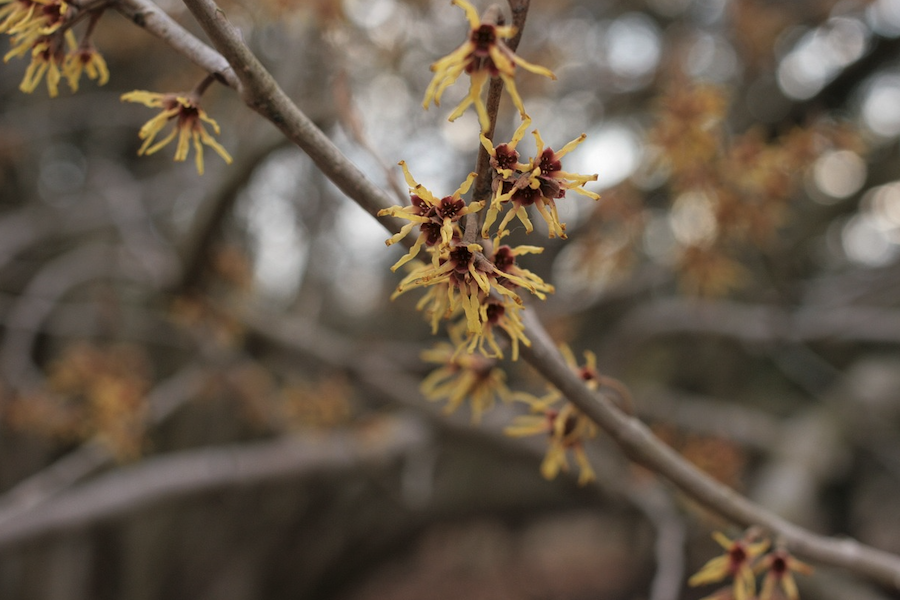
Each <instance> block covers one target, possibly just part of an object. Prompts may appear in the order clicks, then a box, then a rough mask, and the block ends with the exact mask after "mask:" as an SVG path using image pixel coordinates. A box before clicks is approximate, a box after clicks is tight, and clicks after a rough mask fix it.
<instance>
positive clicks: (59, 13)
mask: <svg viewBox="0 0 900 600" xmlns="http://www.w3.org/2000/svg"><path fill="white" fill-rule="evenodd" d="M68 12H69V3H68V2H65V1H64V0H0V33H8V34H10V35H19V36H25V37H32V38H33V37H36V36H38V35H50V34H51V33H53V32H54V31H56V30H57V29H59V28H60V27H61V26H62V24H63V22H64V20H65V17H66V14H67V13H68Z"/></svg>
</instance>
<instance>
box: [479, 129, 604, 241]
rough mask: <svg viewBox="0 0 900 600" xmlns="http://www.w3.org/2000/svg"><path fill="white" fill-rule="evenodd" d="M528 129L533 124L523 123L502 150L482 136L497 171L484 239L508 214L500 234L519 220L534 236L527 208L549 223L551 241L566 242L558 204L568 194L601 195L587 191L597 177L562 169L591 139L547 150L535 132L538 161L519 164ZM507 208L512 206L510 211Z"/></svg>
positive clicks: (584, 136)
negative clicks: (568, 157) (566, 159)
mask: <svg viewBox="0 0 900 600" xmlns="http://www.w3.org/2000/svg"><path fill="white" fill-rule="evenodd" d="M526 124H527V125H526ZM528 125H530V121H525V122H523V123H522V126H520V127H519V128H518V129H517V130H516V133H515V135H513V138H512V140H510V142H508V143H505V144H500V145H498V146H493V145H492V144H491V142H490V141H489V140H488V139H487V138H485V137H484V136H482V139H481V143H482V145H483V146H484V147H485V149H486V150H487V151H488V154H490V156H491V167H492V168H493V170H494V181H493V184H492V186H493V190H494V193H493V197H492V199H491V203H490V206H489V207H488V210H487V212H486V214H485V219H484V224H483V226H482V235H485V236H486V235H488V233H489V231H490V228H491V227H492V226H493V224H494V222H495V221H496V220H497V217H498V216H499V215H500V213H501V212H503V211H504V210H507V212H506V215H505V216H504V217H503V219H502V220H501V221H500V225H499V226H498V232H499V233H501V234H502V233H505V232H506V231H507V227H508V226H509V223H510V222H511V221H512V220H513V219H514V218H518V219H519V221H520V222H521V223H522V225H524V226H525V231H526V232H527V233H531V232H532V231H533V230H534V225H533V224H532V223H531V219H530V218H529V217H528V211H527V208H528V207H530V206H534V208H535V209H536V210H537V211H538V213H539V214H540V215H541V217H542V218H543V219H544V221H545V222H546V223H547V228H548V230H549V237H550V238H555V237H560V238H563V239H565V238H566V237H567V236H566V233H565V232H566V225H565V223H562V222H561V221H560V220H559V211H558V209H557V206H556V201H557V200H558V199H560V198H564V197H565V195H566V192H567V191H568V190H573V191H574V192H576V193H578V194H581V195H584V196H587V197H589V198H592V199H594V200H599V199H600V195H599V194H596V193H595V192H591V191H589V190H586V189H584V185H585V184H586V183H588V182H589V181H596V180H597V175H596V174H593V175H581V174H578V173H572V172H569V171H564V170H563V167H562V158H563V157H564V156H565V155H566V154H568V153H569V152H571V151H572V150H574V149H575V148H576V147H578V145H579V144H581V143H582V142H583V141H584V140H585V139H586V138H587V136H586V135H585V134H581V135H580V136H579V137H577V138H575V139H574V140H572V141H571V142H569V143H568V144H566V145H565V146H563V147H562V148H561V149H560V150H553V149H552V148H550V147H545V145H544V140H543V138H542V137H541V134H540V133H539V132H538V130H537V129H535V130H534V131H533V132H532V133H533V134H534V137H535V142H536V145H537V152H536V154H535V157H534V158H532V159H531V160H530V161H529V162H528V163H527V164H525V163H521V162H519V153H518V151H517V150H516V145H517V144H518V143H519V142H520V141H521V139H522V137H523V135H524V131H525V129H526V128H527V126H528ZM523 126H524V127H523ZM507 205H511V206H509V208H507Z"/></svg>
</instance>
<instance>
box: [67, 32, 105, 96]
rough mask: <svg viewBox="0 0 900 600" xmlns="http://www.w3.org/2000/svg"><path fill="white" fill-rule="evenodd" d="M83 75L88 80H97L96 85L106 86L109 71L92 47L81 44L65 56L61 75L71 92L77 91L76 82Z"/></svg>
mask: <svg viewBox="0 0 900 600" xmlns="http://www.w3.org/2000/svg"><path fill="white" fill-rule="evenodd" d="M82 73H85V74H86V75H87V76H88V79H95V80H97V85H106V82H107V81H109V69H108V68H107V66H106V61H105V60H104V59H103V56H102V55H101V54H100V53H99V52H97V49H96V48H94V47H93V46H92V45H90V44H88V45H85V44H82V45H81V46H79V47H78V48H77V49H75V50H73V51H72V52H69V54H68V55H66V60H65V63H64V64H63V74H65V76H66V79H67V80H68V82H69V87H70V88H72V91H73V92H77V91H78V82H79V80H80V79H81V74H82Z"/></svg>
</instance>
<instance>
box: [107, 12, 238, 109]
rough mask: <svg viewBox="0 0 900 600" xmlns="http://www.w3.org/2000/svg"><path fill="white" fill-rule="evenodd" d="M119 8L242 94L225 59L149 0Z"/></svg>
mask: <svg viewBox="0 0 900 600" xmlns="http://www.w3.org/2000/svg"><path fill="white" fill-rule="evenodd" d="M116 9H117V10H118V11H119V12H120V13H122V14H123V15H124V16H125V17H127V18H128V19H131V21H132V22H133V23H134V24H135V25H137V26H138V27H142V28H143V29H146V30H147V31H148V32H150V33H152V34H153V35H155V36H156V37H158V38H160V39H161V40H162V41H164V42H166V43H167V44H169V45H170V46H171V47H172V48H173V49H175V50H177V51H178V52H180V53H181V54H182V55H184V56H185V57H187V58H188V59H190V60H191V61H193V63H194V64H195V65H197V66H198V67H200V68H201V69H203V70H204V71H206V72H207V73H210V74H212V75H215V76H216V79H218V80H219V81H220V82H222V83H224V84H225V85H227V86H228V87H231V88H234V89H235V90H237V91H238V92H240V91H241V83H240V81H239V80H238V78H237V77H235V74H234V70H233V69H232V68H231V66H230V65H229V63H228V61H226V60H225V58H224V57H223V56H222V55H221V54H219V53H218V52H216V51H215V50H213V49H212V48H210V47H209V46H207V45H206V44H204V43H203V42H201V41H200V40H198V39H197V38H196V37H194V36H193V35H192V34H191V33H190V32H189V31H188V30H186V29H185V28H184V27H182V26H181V25H179V24H178V23H176V22H175V20H174V19H172V17H170V16H169V15H167V14H166V13H165V12H163V11H162V10H161V9H160V8H159V7H158V6H157V5H156V4H154V3H153V2H151V1H150V0H119V2H118V3H116Z"/></svg>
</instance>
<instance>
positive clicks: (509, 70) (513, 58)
mask: <svg viewBox="0 0 900 600" xmlns="http://www.w3.org/2000/svg"><path fill="white" fill-rule="evenodd" d="M452 3H453V4H455V5H456V6H459V7H460V8H462V9H463V10H464V11H465V13H466V19H468V21H469V25H470V26H471V31H470V32H469V38H468V39H467V40H466V41H465V43H463V44H462V45H461V46H460V47H459V48H457V49H456V50H454V51H453V52H451V53H450V54H448V55H447V56H445V57H444V58H442V59H440V60H438V61H437V62H435V63H434V64H433V65H431V70H432V71H434V78H433V79H432V80H431V83H429V84H428V89H427V90H426V91H425V100H424V102H422V106H424V107H425V108H426V109H427V108H428V105H429V104H431V102H432V101H434V104H435V106H440V103H441V95H442V94H443V93H444V90H445V89H447V88H448V87H449V86H450V85H451V84H452V83H453V82H454V81H456V79H457V78H458V77H459V76H460V75H462V73H463V71H465V72H466V73H468V74H469V77H470V79H471V83H470V85H469V94H468V95H467V96H466V97H465V98H464V99H463V101H462V102H460V103H459V105H458V106H457V107H456V109H455V110H454V111H453V113H452V114H451V115H450V120H451V121H454V120H456V119H457V118H458V117H459V116H460V115H462V114H463V112H465V110H466V109H467V108H468V107H469V106H470V105H471V104H474V105H475V110H476V112H477V113H478V120H479V122H480V123H481V130H482V131H487V129H488V127H490V121H489V119H488V114H487V107H485V104H484V100H482V98H481V92H482V90H483V89H484V84H485V83H486V82H487V80H488V79H489V78H490V77H500V78H501V79H502V80H503V83H505V84H506V88H507V89H508V90H509V95H510V96H511V97H512V100H513V103H514V104H515V105H516V108H518V109H519V114H520V115H521V117H522V118H523V119H525V118H527V116H528V115H527V114H525V107H524V105H523V104H522V98H521V97H520V96H519V92H518V91H517V90H516V83H515V79H514V76H515V72H516V66H517V65H521V66H522V67H523V68H525V69H527V70H528V71H531V72H532V73H536V74H538V75H543V76H544V77H549V78H550V79H556V76H555V75H554V74H553V73H552V72H551V71H550V70H549V69H546V68H544V67H540V66H538V65H534V64H531V63H529V62H527V61H525V60H522V58H520V57H519V56H517V55H516V54H515V53H514V52H513V51H512V50H510V49H509V47H508V46H507V45H506V44H505V43H504V42H503V39H504V38H506V39H509V38H511V37H513V36H514V35H515V34H516V28H515V27H513V26H511V25H507V26H503V27H501V26H498V25H493V24H491V23H482V22H481V18H480V17H479V16H478V11H476V10H475V7H474V6H472V5H471V4H469V2H467V1H466V0H453V2H452Z"/></svg>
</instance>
